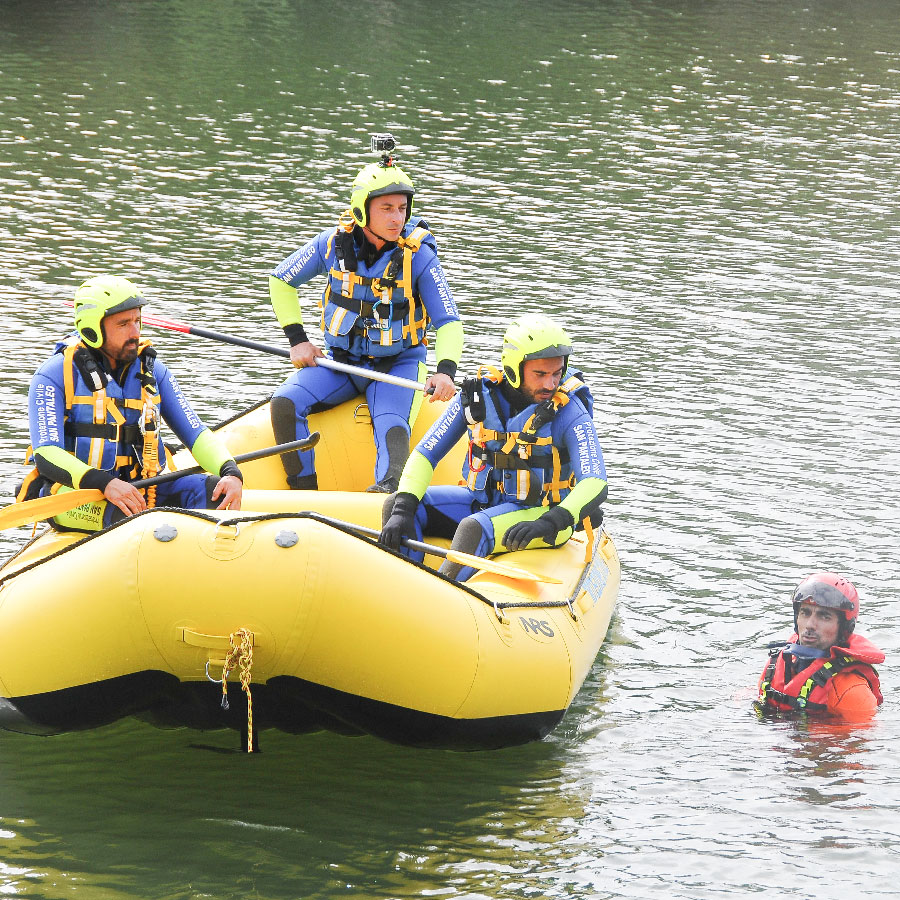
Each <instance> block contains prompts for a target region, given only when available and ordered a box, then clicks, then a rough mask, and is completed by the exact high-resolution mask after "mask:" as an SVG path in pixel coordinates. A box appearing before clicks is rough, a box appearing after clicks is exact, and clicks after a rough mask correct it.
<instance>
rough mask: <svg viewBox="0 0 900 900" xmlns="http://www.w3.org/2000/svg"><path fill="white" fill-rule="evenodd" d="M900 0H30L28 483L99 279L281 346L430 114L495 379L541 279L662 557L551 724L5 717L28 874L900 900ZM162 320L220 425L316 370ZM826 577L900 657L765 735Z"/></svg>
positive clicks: (7, 268) (172, 357)
mask: <svg viewBox="0 0 900 900" xmlns="http://www.w3.org/2000/svg"><path fill="white" fill-rule="evenodd" d="M896 13H897V10H896V4H894V3H892V2H887V0H883V2H880V0H861V2H859V3H854V4H853V5H852V7H850V6H848V5H846V4H842V3H834V2H830V0H825V2H817V3H814V4H807V5H802V4H780V5H779V4H760V3H756V2H749V0H737V2H733V3H728V4H715V3H701V2H693V0H646V2H644V0H617V2H612V3H606V4H599V5H598V4H595V3H589V2H581V0H551V2H549V3H547V4H543V5H541V6H534V7H533V8H532V6H530V5H527V4H525V5H523V4H513V3H512V2H510V0H501V2H499V3H494V4H481V5H479V4H475V3H473V2H470V0H463V2H459V3H455V4H453V5H452V6H451V7H449V8H447V9H442V13H441V22H440V25H439V27H437V28H436V27H435V22H434V15H433V13H431V11H430V9H428V8H426V7H423V8H421V9H419V8H412V7H408V6H404V7H402V8H401V7H400V6H399V5H397V4H396V3H393V2H388V3H374V2H371V0H347V2H343V3H339V4H337V5H335V4H331V5H328V6H322V5H321V4H313V3H311V2H310V0H296V2H293V3H290V4H285V3H283V2H279V0H251V2H240V3H238V2H234V0H223V2H220V3H217V4H215V5H203V4H199V5H198V4H195V3H187V2H184V0H170V2H160V0H152V2H149V3H145V4H137V5H135V4H129V3H123V2H121V0H103V2H99V3H83V2H77V0H49V2H45V3H42V4H31V3H27V2H24V0H7V2H5V3H4V4H3V6H2V11H0V21H2V25H3V27H2V29H0V146H2V153H0V185H2V199H0V208H2V211H3V215H2V216H0V235H2V240H0V261H2V265H0V313H2V317H0V321H2V323H3V326H4V327H3V329H2V330H0V350H2V352H0V379H2V382H3V385H4V390H3V391H2V392H0V500H2V501H3V502H7V501H8V500H9V498H10V493H11V489H12V485H13V483H14V482H15V480H16V479H17V478H18V477H21V474H22V473H23V471H24V468H23V467H22V465H21V459H22V455H23V452H24V445H25V443H26V441H25V439H24V434H25V430H26V426H27V419H26V417H25V413H24V409H25V396H26V392H27V381H28V377H29V375H30V373H31V372H32V371H33V370H34V368H35V367H36V366H37V365H38V364H39V362H40V361H41V360H42V359H43V358H44V357H45V356H46V355H47V354H48V353H49V351H50V349H51V348H52V342H53V340H54V339H55V338H56V337H57V336H59V335H60V334H62V333H64V332H65V331H66V329H67V328H68V327H69V321H70V320H69V315H70V312H69V310H68V309H67V308H66V307H65V306H64V305H63V300H65V299H66V298H67V297H68V296H70V294H71V290H72V288H73V286H74V284H75V283H77V281H78V280H79V279H80V278H82V277H84V276H86V275H90V274H96V273H97V272H100V271H107V270H108V271H117V272H123V273H125V274H129V275H131V276H133V277H134V278H135V279H136V280H137V281H138V282H139V283H140V284H141V285H142V286H143V287H144V289H145V290H146V291H147V293H148V294H149V295H150V296H151V297H152V298H153V300H154V307H153V310H152V311H156V312H163V313H165V314H168V315H170V316H173V317H177V318H180V319H185V320H188V321H192V322H202V323H203V324H205V325H207V326H208V327H210V328H213V329H216V330H220V331H225V332H232V333H238V334H242V335H245V336H247V337H251V338H254V339H256V340H260V341H267V342H273V343H274V342H278V341H280V340H281V335H280V333H279V330H278V328H277V325H276V323H275V320H274V316H273V315H272V312H271V309H270V307H269V305H268V302H267V299H266V289H265V276H266V274H267V272H268V271H269V269H270V268H271V267H272V266H273V265H274V264H275V263H277V262H278V261H279V260H280V259H282V258H283V257H284V256H285V254H286V253H287V252H288V251H289V250H290V249H292V248H294V247H296V246H298V245H299V244H300V243H301V242H302V241H303V240H304V239H305V238H306V237H308V236H310V235H312V234H314V233H316V232H317V231H319V230H320V229H321V228H324V227H326V225H328V223H329V222H331V221H333V220H334V219H335V217H336V215H337V214H338V213H339V212H340V210H341V209H342V207H343V205H344V204H345V203H346V199H347V193H348V186H349V180H350V178H351V176H352V174H353V173H354V172H355V171H356V169H357V168H359V167H360V166H361V165H362V164H363V163H365V162H367V161H368V159H369V158H368V155H367V153H366V147H367V134H368V132H369V131H376V130H378V131H380V130H391V131H393V132H394V133H395V135H396V136H397V137H398V140H399V141H400V151H401V154H400V162H401V164H402V165H403V166H404V168H405V169H406V170H407V171H409V172H410V174H411V175H412V176H413V178H414V180H415V182H416V186H417V196H416V205H417V211H418V212H419V213H420V214H422V215H423V216H425V217H426V219H427V220H428V222H429V224H430V225H431V226H432V227H433V229H434V231H435V234H436V236H437V240H438V244H439V247H440V252H441V257H442V260H443V263H444V266H445V268H446V271H447V274H448V278H449V280H450V283H451V285H452V286H453V289H454V293H455V295H456V297H457V300H458V301H459V303H460V306H461V309H462V311H463V315H464V317H465V320H466V324H467V344H466V351H465V356H464V362H463V369H464V370H465V371H471V370H472V369H474V367H475V365H476V364H477V363H479V362H483V361H493V360H494V359H495V357H496V353H497V344H498V341H499V336H500V334H501V333H502V330H503V328H504V326H505V323H506V322H507V321H508V320H509V319H510V318H511V317H512V316H513V315H515V314H516V313H518V312H519V311H520V310H522V309H533V308H542V309H546V310H549V311H553V312H555V313H557V314H558V315H559V317H560V318H561V319H563V320H564V321H565V322H566V324H567V326H568V327H570V328H571V330H572V332H573V334H574V336H575V338H576V340H577V350H578V353H577V359H576V360H575V362H577V364H578V366H579V367H580V368H582V369H583V370H584V371H585V373H586V375H587V377H588V379H589V381H590V382H591V384H592V385H593V386H594V388H595V391H596V394H597V412H596V419H597V424H598V428H599V430H600V432H601V435H602V439H603V445H604V450H605V453H606V460H607V467H608V469H609V472H610V480H611V495H610V502H609V505H608V506H609V515H608V519H607V521H608V523H609V528H610V530H611V531H612V532H613V534H614V536H615V538H616V541H617V545H618V547H619V550H620V553H621V557H622V563H623V582H622V592H621V600H620V605H619V610H618V613H617V615H616V617H615V618H614V620H613V624H612V627H611V630H610V635H609V640H608V641H607V644H606V647H605V649H604V652H603V653H602V654H601V657H600V658H599V659H598V662H597V665H596V666H595V668H594V670H593V672H592V673H591V677H590V678H589V679H588V682H587V683H586V685H585V687H584V690H583V691H582V692H581V693H580V695H579V697H578V698H577V701H576V703H575V705H574V707H573V709H572V710H571V711H570V713H569V715H568V716H567V717H566V719H565V720H564V722H563V723H562V725H561V727H560V728H559V729H558V730H557V731H556V732H554V734H553V735H551V736H550V737H549V738H548V739H547V740H546V741H545V742H542V743H541V744H539V745H536V746H533V747H524V748H518V749H515V750H511V751H503V752H500V753H490V754H475V755H471V756H470V755H460V754H432V753H422V752H420V751H408V750H403V749H398V748H394V747H389V746H386V745H381V744H378V743H376V742H374V741H371V740H368V739H361V740H349V739H343V738H338V737H335V736H328V735H313V736H307V737H303V738H297V737H291V736H286V735H277V734H272V735H269V734H265V735H264V736H263V738H264V742H265V743H264V751H265V752H264V753H263V754H261V755H260V756H259V757H258V758H254V759H252V760H247V759H244V758H243V757H241V756H240V755H239V754H230V753H212V752H210V751H208V750H207V751H203V750H197V749H192V748H191V746H190V745H191V744H192V743H196V742H197V739H196V736H195V735H194V736H192V735H189V734H187V733H184V732H157V731H154V730H152V729H149V728H147V727H145V726H143V725H139V724H138V723H134V722H129V723H121V724H120V725H117V726H114V727H112V728H109V729H101V730H100V731H98V732H91V733H86V734H78V735H68V736H63V737H59V738H52V739H47V740H35V739H28V738H23V737H19V736H14V735H5V734H4V735H0V886H2V889H3V890H5V891H7V892H14V891H16V890H20V891H31V893H32V894H33V895H35V896H60V895H61V896H66V895H68V894H69V893H73V892H75V891H76V890H82V891H84V890H89V891H90V894H91V896H97V897H116V898H119V897H126V896H142V897H143V896H148V895H149V896H159V897H163V896H165V897H173V898H175V897H177V898H181V897H200V896H204V895H205V896H216V897H230V896H234V897H238V896H240V897H246V896H254V895H255V896H260V897H265V898H278V897H285V898H288V897H291V898H292V897H296V896H305V897H333V896H335V895H336V894H338V893H340V894H342V895H347V896H360V897H363V896H364V897H373V896H380V897H394V896H397V897H405V896H425V895H428V896H430V895H434V894H438V895H440V894H442V893H453V894H454V895H456V896H460V897H524V896H534V895H540V896H550V897H564V896H565V897H595V896H602V897H635V898H646V897H648V896H665V897H667V898H670V897H679V898H690V900H698V898H705V897H711V898H719V897H721V896H723V895H726V894H734V895H744V894H750V893H758V892H762V891H766V890H774V891H777V892H778V893H779V895H783V894H785V893H788V894H790V893H791V892H793V893H794V894H795V895H797V896H803V895H806V894H808V893H809V891H808V890H807V886H808V885H810V884H813V881H814V880H815V883H816V884H817V885H818V884H820V883H821V882H823V881H825V880H827V883H828V885H829V888H830V890H831V891H832V892H835V893H844V894H847V895H858V894H859V893H860V891H861V890H862V889H865V890H867V891H869V892H870V893H872V894H873V895H874V894H876V893H878V892H881V893H883V894H884V895H886V896H889V895H891V894H892V893H893V892H894V888H895V886H894V884H893V871H894V868H895V867H894V865H893V858H894V855H895V853H896V850H897V847H898V840H897V835H896V827H895V825H894V821H893V820H894V818H895V817H896V810H897V807H898V800H900V798H898V791H897V786H896V784H895V782H894V780H892V778H891V773H892V772H893V764H892V763H891V760H890V757H889V756H888V753H887V749H888V747H889V746H891V745H893V744H894V743H896V740H897V738H898V735H900V723H898V716H897V714H896V712H895V709H894V702H893V688H894V687H895V685H896V677H895V675H894V674H893V672H892V670H891V667H890V660H891V658H892V656H895V655H896V651H897V649H898V641H897V640H896V639H895V637H894V633H895V631H896V628H895V626H896V625H897V616H896V613H895V611H894V610H895V604H894V603H892V602H891V601H892V600H893V595H892V587H893V568H894V567H893V560H894V558H895V556H896V546H897V536H898V532H900V527H898V525H900V522H898V512H897V510H898V509H900V496H898V489H897V480H896V473H897V471H898V468H900V451H898V449H897V448H898V446H900V425H898V423H900V400H898V393H897V390H896V379H897V374H896V373H897V367H898V357H900V353H898V346H900V322H898V314H897V310H896V303H894V302H893V301H894V299H895V297H896V293H897V287H898V283H900V264H898V260H897V254H896V244H897V241H896V238H897V232H898V213H897V205H896V200H895V198H896V196H897V195H898V184H897V173H898V171H900V166H898V156H897V150H896V131H897V128H896V119H897V109H898V107H900V53H898V50H897V47H898V46H900V33H898V32H900V25H898V23H900V17H898V16H897V14H896ZM348 34H352V40H348V39H347V35H348ZM398 35H399V37H398ZM398 43H399V44H400V45H401V46H400V48H399V49H395V48H396V47H397V44H398ZM372 48H379V49H383V48H389V49H390V52H375V51H373V50H372ZM315 293H316V292H315V291H314V290H310V291H309V292H308V293H306V294H305V295H304V297H305V298H306V299H307V300H308V301H309V302H310V303H311V302H312V299H313V297H314V295H315ZM307 321H308V322H312V321H314V314H313V313H312V312H311V311H310V312H308V313H307ZM313 330H314V329H313ZM153 337H154V339H156V340H157V343H158V344H159V346H160V348H161V352H162V353H163V356H164V358H165V359H166V360H167V362H169V363H170V364H171V365H172V367H173V369H174V370H175V371H176V372H177V373H179V374H180V375H181V377H182V382H183V386H184V387H185V389H186V392H187V393H188V395H189V396H190V398H191V400H192V402H194V403H195V405H196V408H197V409H198V411H199V412H200V413H201V415H202V416H204V417H205V418H206V419H207V420H208V421H217V420H219V419H221V418H223V417H225V416H226V415H228V414H229V413H231V412H234V411H236V410H237V409H238V408H240V407H242V406H244V405H245V404H247V403H249V402H250V401H253V400H256V399H257V398H259V397H261V396H263V395H264V394H266V393H267V392H268V391H270V390H271V389H272V388H273V387H274V386H275V385H276V384H277V383H278V382H279V381H280V380H281V378H283V377H284V374H285V372H284V369H283V364H282V363H281V362H280V361H278V360H275V359H274V358H269V357H264V358H260V357H259V356H257V355H255V354H253V353H252V352H250V351H244V350H238V349H235V348H226V347H223V346H222V345H218V344H213V343H211V342H208V343H207V342H200V341H198V340H197V339H194V338H189V337H186V336H182V335H174V334H160V335H153ZM25 532H26V530H25V529H18V530H16V531H14V532H4V533H0V550H3V551H4V552H9V551H11V550H12V549H13V548H15V547H17V546H20V545H21V543H22V542H23V541H24V540H25ZM816 568H828V569H838V570H842V571H845V572H846V573H847V574H848V575H849V576H850V577H851V578H852V579H853V580H854V582H855V583H856V585H857V587H858V588H859V589H860V593H861V596H862V597H863V610H862V622H861V627H862V628H863V629H864V630H865V631H866V633H867V634H869V635H870V636H871V637H872V638H873V640H874V641H875V642H876V643H878V644H879V645H881V646H882V647H884V649H885V650H886V651H887V653H888V660H889V664H888V665H887V666H885V667H884V670H883V671H882V672H881V675H882V680H883V686H884V689H885V695H886V697H887V701H886V704H885V707H884V708H883V709H882V710H881V711H880V712H879V713H878V716H877V717H876V719H875V720H874V722H873V723H872V724H871V725H870V726H869V727H866V728H858V727H854V728H852V729H850V730H847V731H842V730H841V729H840V728H839V727H837V726H833V725H828V726H824V725H816V724H814V723H796V722H787V721H774V722H773V721H765V722H760V721H759V720H758V719H757V718H756V716H755V715H754V714H753V712H752V708H751V706H750V701H749V699H748V697H747V696H744V694H745V693H746V692H747V691H748V690H750V686H752V684H753V683H755V680H756V677H757V676H758V673H759V670H760V669H761V668H762V664H763V661H764V659H765V651H764V648H765V644H766V643H767V641H769V640H771V639H773V638H775V637H778V636H779V635H780V634H782V633H784V632H785V629H786V628H787V627H788V625H789V608H788V597H789V595H790V591H791V590H792V588H793V587H794V586H795V585H796V584H797V583H798V582H799V580H800V578H801V577H802V576H803V575H804V574H806V573H807V572H809V571H811V570H813V569H816ZM0 602H2V593H0ZM892 651H894V652H893V653H892ZM214 738H215V739H216V741H220V742H221V743H220V746H221V747H222V748H223V749H229V748H230V747H231V746H232V745H231V743H229V741H230V736H226V735H220V736H214ZM210 741H211V742H212V738H211V739H210ZM863 848H864V849H865V854H866V855H865V859H864V862H863V857H862V855H861V854H862V851H863ZM161 861H162V862H161Z"/></svg>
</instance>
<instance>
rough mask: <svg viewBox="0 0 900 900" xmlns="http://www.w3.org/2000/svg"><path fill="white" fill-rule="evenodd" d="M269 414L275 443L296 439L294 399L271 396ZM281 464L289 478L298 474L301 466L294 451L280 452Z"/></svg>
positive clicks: (289, 441)
mask: <svg viewBox="0 0 900 900" xmlns="http://www.w3.org/2000/svg"><path fill="white" fill-rule="evenodd" d="M269 415H270V416H271V418H272V432H273V433H274V435H275V443H277V444H289V443H291V441H296V440H297V439H298V437H297V410H296V408H295V407H294V401H293V400H290V399H288V398H287V397H273V398H272V400H271V402H270V403H269ZM280 459H281V464H282V465H283V466H284V471H285V474H287V476H288V477H289V478H291V477H294V478H296V477H297V476H299V475H300V472H301V470H302V466H301V464H300V457H299V456H298V455H297V454H296V453H293V452H292V453H282V454H281V456H280Z"/></svg>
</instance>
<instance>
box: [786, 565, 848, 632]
mask: <svg viewBox="0 0 900 900" xmlns="http://www.w3.org/2000/svg"><path fill="white" fill-rule="evenodd" d="M791 603H792V604H793V606H794V629H795V630H796V628H797V613H798V611H799V609H800V604H801V603H811V604H812V605H813V606H821V607H824V608H825V609H833V610H836V611H837V612H838V613H839V614H841V615H842V616H843V620H844V621H843V624H842V626H841V631H840V637H841V638H846V637H848V636H849V635H850V634H851V633H852V632H853V629H854V628H855V627H856V620H857V619H858V618H859V594H858V593H857V592H856V588H855V587H853V585H852V584H851V583H850V582H849V581H847V579H846V578H844V577H843V576H842V575H837V574H836V573H834V572H813V573H812V575H807V576H806V578H804V579H803V581H801V582H800V585H799V587H798V588H797V590H796V591H794V596H793V597H792V598H791Z"/></svg>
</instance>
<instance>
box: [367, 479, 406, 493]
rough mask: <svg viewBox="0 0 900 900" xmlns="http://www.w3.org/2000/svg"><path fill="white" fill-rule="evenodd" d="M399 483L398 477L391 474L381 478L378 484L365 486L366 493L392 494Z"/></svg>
mask: <svg viewBox="0 0 900 900" xmlns="http://www.w3.org/2000/svg"><path fill="white" fill-rule="evenodd" d="M399 484H400V479H399V478H396V477H395V476H393V475H388V476H387V477H386V478H382V479H381V481H379V482H378V484H371V485H369V487H367V488H366V493H367V494H393V493H394V491H396V490H397V486H398V485H399Z"/></svg>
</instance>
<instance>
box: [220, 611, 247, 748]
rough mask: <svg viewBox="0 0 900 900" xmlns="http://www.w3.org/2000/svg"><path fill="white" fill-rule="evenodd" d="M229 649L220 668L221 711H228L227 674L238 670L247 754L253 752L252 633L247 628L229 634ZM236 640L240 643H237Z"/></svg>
mask: <svg viewBox="0 0 900 900" xmlns="http://www.w3.org/2000/svg"><path fill="white" fill-rule="evenodd" d="M229 640H230V641H231V649H230V650H229V651H228V653H227V654H226V656H225V664H224V665H223V667H222V709H228V673H229V672H230V671H231V670H232V669H234V668H236V667H239V668H240V673H241V690H242V691H243V692H244V693H245V694H246V695H247V752H248V753H252V752H253V697H252V696H251V695H250V681H251V680H252V678H253V676H252V674H251V672H250V668H251V666H252V665H253V632H252V631H250V630H249V629H248V628H239V629H238V630H237V631H234V632H232V633H231V635H230V637H229ZM238 640H239V641H240V643H238Z"/></svg>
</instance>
